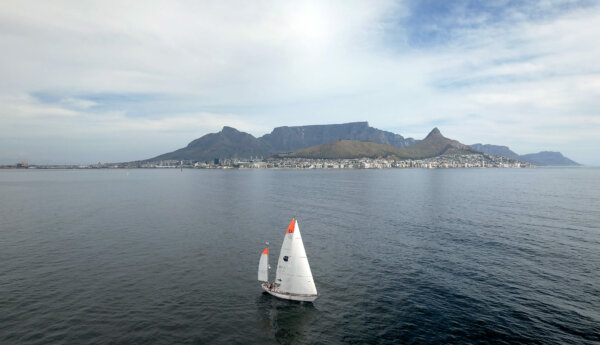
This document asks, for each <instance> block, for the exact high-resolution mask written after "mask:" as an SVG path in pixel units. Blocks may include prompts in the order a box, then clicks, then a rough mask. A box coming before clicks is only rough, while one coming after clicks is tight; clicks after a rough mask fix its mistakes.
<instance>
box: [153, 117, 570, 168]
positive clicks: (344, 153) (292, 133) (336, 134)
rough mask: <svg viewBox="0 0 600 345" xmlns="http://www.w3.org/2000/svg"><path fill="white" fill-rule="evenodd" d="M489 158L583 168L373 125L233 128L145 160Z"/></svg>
mask: <svg viewBox="0 0 600 345" xmlns="http://www.w3.org/2000/svg"><path fill="white" fill-rule="evenodd" d="M477 152H482V153H487V154H493V155H498V156H504V157H508V158H511V159H515V160H519V161H523V162H529V163H532V164H535V165H579V164H578V163H576V162H574V161H572V160H570V159H568V158H566V157H564V156H563V155H562V154H560V153H559V152H546V151H543V152H539V153H534V154H527V155H522V156H521V155H518V154H516V153H515V152H513V151H511V150H510V149H509V148H508V147H506V146H498V145H483V144H474V145H470V146H469V145H465V144H462V143H460V142H458V141H456V140H452V139H448V138H446V137H444V136H443V135H442V134H441V133H440V131H439V130H438V129H437V128H434V129H433V130H432V131H431V133H429V135H427V137H426V138H425V139H423V140H415V139H413V138H404V137H403V136H401V135H399V134H395V133H392V132H387V131H383V130H380V129H377V128H373V127H370V126H369V124H368V122H351V123H344V124H332V125H310V126H293V127H288V126H284V127H277V128H275V129H273V131H272V132H271V133H269V134H265V135H263V136H262V137H259V138H256V137H254V136H253V135H251V134H248V133H245V132H240V131H238V130H236V129H235V128H232V127H227V126H226V127H223V129H222V130H221V131H220V132H218V133H210V134H206V135H204V136H203V137H201V138H198V139H196V140H193V141H192V142H190V143H189V144H188V145H187V146H186V147H184V148H181V149H179V150H175V151H173V152H169V153H165V154H162V155H159V156H157V157H154V158H150V159H146V160H144V161H160V160H193V161H212V160H213V159H215V158H220V159H225V158H237V159H248V158H251V157H263V158H267V157H271V156H274V155H277V157H306V158H317V157H318V158H355V157H395V158H399V159H406V158H413V159H418V158H426V157H435V156H438V155H441V154H445V153H477Z"/></svg>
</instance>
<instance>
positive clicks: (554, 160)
mask: <svg viewBox="0 0 600 345" xmlns="http://www.w3.org/2000/svg"><path fill="white" fill-rule="evenodd" d="M519 160H521V161H523V162H527V163H531V164H534V165H540V166H578V165H581V164H579V163H577V162H575V161H572V160H570V159H569V158H567V157H565V156H563V155H562V153H560V152H552V151H542V152H538V153H529V154H526V155H522V156H520V159H519Z"/></svg>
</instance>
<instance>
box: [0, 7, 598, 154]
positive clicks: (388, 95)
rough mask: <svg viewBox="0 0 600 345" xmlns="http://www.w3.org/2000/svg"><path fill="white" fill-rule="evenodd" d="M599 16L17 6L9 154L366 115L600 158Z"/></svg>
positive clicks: (492, 10)
mask: <svg viewBox="0 0 600 345" xmlns="http://www.w3.org/2000/svg"><path fill="white" fill-rule="evenodd" d="M598 21H600V11H599V9H598V7H597V6H594V4H593V3H588V2H582V1H538V2H533V3H521V2H511V1H508V2H505V1H499V2H486V3H481V2H474V1H457V2H443V3H439V2H435V4H433V3H430V2H427V1H405V2H397V1H374V2H346V1H339V2H338V1H333V2H326V3H325V2H319V1H308V2H277V3H273V2H255V3H252V4H251V5H250V4H248V3H245V2H236V1H233V2H229V1H225V2H223V1H215V2H210V1H209V2H201V3H198V2H186V1H180V2H169V3H165V2H154V1H150V2H143V3H141V2H134V1H131V2H129V1H125V2H123V1H118V2H117V1H114V2H112V1H107V2H102V3H87V2H72V1H62V2H61V1H58V2H18V3H11V2H4V3H0V48H1V49H2V51H3V52H5V53H4V54H1V55H0V73H1V74H2V76H3V78H2V81H0V95H1V97H2V100H3V101H2V102H1V103H0V132H1V133H2V135H3V136H5V143H4V144H3V145H2V147H3V149H2V150H4V152H8V151H10V152H17V151H18V152H20V153H22V154H23V155H22V156H27V152H29V156H28V157H29V158H28V159H30V160H32V161H39V160H41V159H46V158H47V157H48V156H49V155H54V156H55V157H58V158H57V159H59V160H67V161H72V162H83V161H85V162H88V161H98V160H102V161H108V160H113V161H114V160H120V159H123V160H125V159H138V158H145V157H148V156H151V155H153V154H158V153H161V152H163V151H168V150H170V149H175V148H178V147H182V146H184V145H185V144H187V142H188V141H190V140H192V139H195V138H197V137H199V136H200V135H202V134H206V133H208V132H212V131H217V130H219V129H220V128H221V127H222V126H223V125H230V126H233V127H236V128H238V129H240V130H243V131H247V132H250V133H252V134H254V135H262V134H264V133H266V132H268V131H269V130H270V129H271V128H272V127H274V126H279V125H302V124H314V123H336V122H347V121H357V120H368V121H370V123H371V125H373V126H376V127H380V128H383V129H387V130H393V131H395V132H398V133H400V134H402V135H405V136H414V137H417V138H419V137H422V136H424V135H425V134H426V133H427V132H428V131H429V130H430V129H431V127H433V126H440V128H441V130H442V131H443V132H444V134H446V135H447V136H450V137H453V138H456V139H458V140H461V141H463V142H466V143H473V142H489V143H494V144H507V145H510V146H511V148H513V149H514V150H515V151H517V152H519V153H526V152H530V151H539V150H542V149H553V150H561V151H563V153H565V154H567V155H568V156H570V157H571V158H574V159H576V160H581V161H584V162H590V163H596V164H600V161H598V162H594V161H593V159H592V158H590V157H588V153H587V152H588V151H589V150H588V151H586V152H584V151H582V150H580V149H579V147H581V146H582V142H583V141H586V145H587V146H588V147H589V146H590V145H591V146H593V147H596V148H598V147H600V139H598V138H600V127H599V125H598V120H597V119H598V118H599V114H598V110H597V109H600V107H599V106H600V101H599V99H600V97H598V96H600V95H599V93H600V81H599V80H600V79H599V73H600V66H599V63H598V61H600V48H599V47H597V46H596V45H594V44H593V43H594V42H595V40H596V37H598V35H599V34H600V27H598V25H597V24H596V23H597V22H598ZM6 138H11V139H10V140H11V142H10V143H8V142H7V140H8V139H6ZM19 138H27V140H28V149H27V150H23V149H21V148H22V147H23V146H24V144H23V143H22V141H23V140H21V141H19ZM50 142H55V143H62V144H60V145H59V144H57V145H56V149H55V150H54V151H52V152H46V153H44V154H43V155H41V154H38V153H36V152H40V149H36V148H37V147H42V146H46V147H48V145H49V143H50ZM105 142H110V145H108V146H110V147H112V148H113V149H114V151H109V150H107V149H106V147H107V145H106V144H105ZM65 143H66V144H65ZM590 143H591V144H590ZM65 146H69V149H68V150H63V149H64V148H65ZM78 147H81V150H79V149H78ZM132 147H135V149H133V148H132ZM144 148H145V149H144ZM66 152H68V154H67V153H66ZM87 155H89V156H91V157H93V158H90V159H84V158H85V157H87ZM102 155H105V156H104V157H101V156H102ZM9 156H10V157H13V156H14V155H12V154H10V155H9V154H3V152H2V151H0V159H4V160H7V159H9V158H6V157H9ZM10 159H12V158H10Z"/></svg>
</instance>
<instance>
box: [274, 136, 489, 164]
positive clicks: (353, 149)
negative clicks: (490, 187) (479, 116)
mask: <svg viewBox="0 0 600 345" xmlns="http://www.w3.org/2000/svg"><path fill="white" fill-rule="evenodd" d="M465 153H470V154H473V153H479V152H477V151H475V150H473V149H472V148H471V147H469V146H467V145H464V144H461V143H459V142H458V141H456V140H452V139H448V138H446V137H444V136H443V135H442V134H441V133H440V131H439V130H438V129H437V128H434V129H433V130H432V131H431V132H430V133H429V134H428V135H427V137H425V139H423V140H421V141H419V142H417V143H416V144H414V145H412V146H411V147H408V148H397V147H394V146H391V145H387V144H377V143H371V142H364V141H356V140H338V141H335V142H332V143H327V144H323V145H317V146H313V147H310V148H307V149H304V150H300V151H297V152H292V153H284V154H278V155H276V156H274V158H315V159H316V158H320V159H354V158H363V157H365V158H393V159H409V158H412V159H421V158H429V157H435V156H439V155H443V154H465Z"/></svg>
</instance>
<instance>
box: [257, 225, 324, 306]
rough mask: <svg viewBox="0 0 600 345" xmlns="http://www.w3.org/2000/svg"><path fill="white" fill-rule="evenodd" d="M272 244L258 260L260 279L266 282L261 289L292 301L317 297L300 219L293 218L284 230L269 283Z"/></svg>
mask: <svg viewBox="0 0 600 345" xmlns="http://www.w3.org/2000/svg"><path fill="white" fill-rule="evenodd" d="M269 268H270V266H269V247H267V248H265V250H263V252H262V254H261V255H260V260H259V262H258V280H259V281H261V282H264V283H263V284H262V285H261V286H262V289H263V290H265V291H266V292H268V293H270V294H271V295H273V296H275V297H279V298H282V299H288V300H293V301H304V302H312V301H314V300H315V299H317V297H318V295H317V287H316V286H315V282H314V281H313V276H312V272H311V271H310V265H309V264H308V258H307V257H306V251H305V250H304V243H302V236H301V235H300V228H299V227H298V222H297V221H296V220H295V219H292V222H291V223H290V225H289V226H288V228H287V231H286V232H285V237H284V238H283V244H282V245H281V252H280V253H279V261H278V262H277V271H276V272H275V281H274V282H273V283H269Z"/></svg>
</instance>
